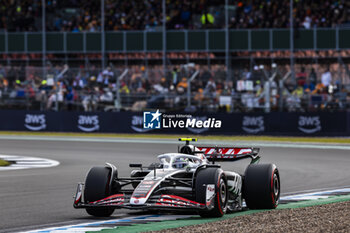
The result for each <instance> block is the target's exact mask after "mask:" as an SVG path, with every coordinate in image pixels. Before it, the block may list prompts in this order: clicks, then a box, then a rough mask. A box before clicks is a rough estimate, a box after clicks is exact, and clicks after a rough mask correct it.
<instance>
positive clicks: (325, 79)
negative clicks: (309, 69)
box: [321, 68, 332, 87]
mask: <svg viewBox="0 0 350 233" xmlns="http://www.w3.org/2000/svg"><path fill="white" fill-rule="evenodd" d="M321 81H322V84H323V85H324V86H325V87H328V86H329V85H330V84H331V82H332V74H331V72H330V71H329V68H327V69H326V71H325V72H324V73H323V74H322V76H321Z"/></svg>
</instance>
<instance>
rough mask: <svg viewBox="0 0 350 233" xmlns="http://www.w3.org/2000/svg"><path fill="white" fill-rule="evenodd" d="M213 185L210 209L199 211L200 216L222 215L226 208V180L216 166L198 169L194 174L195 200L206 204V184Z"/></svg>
mask: <svg viewBox="0 0 350 233" xmlns="http://www.w3.org/2000/svg"><path fill="white" fill-rule="evenodd" d="M208 184H209V185H210V184H213V185H215V195H214V197H213V199H212V202H214V205H213V208H212V209H211V210H203V211H200V212H199V215H200V216H201V217H206V218H207V217H222V216H223V215H224V214H225V213H226V209H227V198H228V193H227V181H226V177H225V175H224V173H223V171H222V170H221V169H220V168H217V167H208V168H204V169H200V170H199V171H198V172H197V174H196V181H195V195H196V201H197V202H199V203H204V204H206V201H207V200H206V193H207V185H208Z"/></svg>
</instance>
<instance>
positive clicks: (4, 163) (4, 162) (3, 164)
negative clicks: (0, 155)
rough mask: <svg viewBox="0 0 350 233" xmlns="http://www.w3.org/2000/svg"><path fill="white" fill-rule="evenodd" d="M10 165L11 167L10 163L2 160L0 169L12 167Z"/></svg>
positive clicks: (0, 160)
mask: <svg viewBox="0 0 350 233" xmlns="http://www.w3.org/2000/svg"><path fill="white" fill-rule="evenodd" d="M10 165H11V163H10V162H8V161H6V160H2V159H0V167H5V166H10Z"/></svg>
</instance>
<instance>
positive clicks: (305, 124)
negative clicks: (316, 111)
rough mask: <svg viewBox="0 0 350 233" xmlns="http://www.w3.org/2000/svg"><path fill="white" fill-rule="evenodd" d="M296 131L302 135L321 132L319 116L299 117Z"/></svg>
mask: <svg viewBox="0 0 350 233" xmlns="http://www.w3.org/2000/svg"><path fill="white" fill-rule="evenodd" d="M298 129H299V130H300V131H302V132H304V133H307V134H311V133H316V132H319V131H321V130H322V126H321V119H320V117H319V116H312V117H310V116H299V121H298Z"/></svg>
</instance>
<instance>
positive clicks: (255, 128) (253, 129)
mask: <svg viewBox="0 0 350 233" xmlns="http://www.w3.org/2000/svg"><path fill="white" fill-rule="evenodd" d="M242 129H243V130H244V131H245V132H247V133H253V134H255V133H259V132H263V131H265V124H264V117H263V116H244V117H243V121H242Z"/></svg>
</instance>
